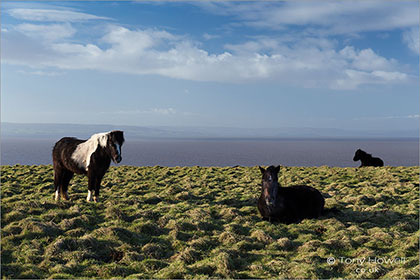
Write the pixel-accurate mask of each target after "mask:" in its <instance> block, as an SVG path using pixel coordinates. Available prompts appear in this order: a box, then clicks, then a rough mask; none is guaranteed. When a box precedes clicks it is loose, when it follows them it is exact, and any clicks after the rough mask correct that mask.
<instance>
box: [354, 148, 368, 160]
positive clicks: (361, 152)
mask: <svg viewBox="0 0 420 280" xmlns="http://www.w3.org/2000/svg"><path fill="white" fill-rule="evenodd" d="M363 154H366V153H365V152H363V151H362V150H360V149H358V150H357V151H356V153H355V154H354V157H353V161H358V160H360V159H361V158H362V156H363Z"/></svg>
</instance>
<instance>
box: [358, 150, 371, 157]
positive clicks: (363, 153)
mask: <svg viewBox="0 0 420 280" xmlns="http://www.w3.org/2000/svg"><path fill="white" fill-rule="evenodd" d="M359 151H360V153H361V154H362V155H364V156H372V154H368V153H366V152H365V151H363V150H360V149H359Z"/></svg>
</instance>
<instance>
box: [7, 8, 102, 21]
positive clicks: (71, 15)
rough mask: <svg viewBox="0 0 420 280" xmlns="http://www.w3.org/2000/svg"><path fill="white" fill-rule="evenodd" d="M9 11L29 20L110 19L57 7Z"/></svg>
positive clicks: (15, 15) (19, 17)
mask: <svg viewBox="0 0 420 280" xmlns="http://www.w3.org/2000/svg"><path fill="white" fill-rule="evenodd" d="M7 13H8V14H9V15H11V16H12V17H14V18H17V19H21V20H28V21H55V22H80V21H88V20H110V18H108V17H99V16H95V15H91V14H86V13H80V12H75V11H70V10H56V9H25V8H14V9H9V10H7Z"/></svg>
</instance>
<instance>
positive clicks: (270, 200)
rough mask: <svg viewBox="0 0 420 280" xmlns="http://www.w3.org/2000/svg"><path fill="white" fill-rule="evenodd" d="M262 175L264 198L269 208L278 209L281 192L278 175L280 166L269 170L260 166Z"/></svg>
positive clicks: (271, 167)
mask: <svg viewBox="0 0 420 280" xmlns="http://www.w3.org/2000/svg"><path fill="white" fill-rule="evenodd" d="M259 168H260V171H261V174H262V194H261V195H262V196H263V198H264V199H265V203H266V205H267V206H268V207H269V208H274V207H276V199H277V193H278V191H279V187H280V185H279V182H278V180H279V179H278V173H279V171H280V166H277V167H274V166H270V167H268V168H267V169H264V168H262V167H261V166H259Z"/></svg>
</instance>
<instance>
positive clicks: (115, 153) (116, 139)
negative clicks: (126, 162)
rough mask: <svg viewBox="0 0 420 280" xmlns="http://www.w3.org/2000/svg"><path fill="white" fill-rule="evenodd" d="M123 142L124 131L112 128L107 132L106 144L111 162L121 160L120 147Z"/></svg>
mask: <svg viewBox="0 0 420 280" xmlns="http://www.w3.org/2000/svg"><path fill="white" fill-rule="evenodd" d="M123 143H124V132H123V131H120V130H114V131H111V132H109V133H108V137H107V143H106V146H107V148H108V151H109V152H110V156H111V159H112V161H113V162H115V163H120V162H121V160H122V156H121V147H122V145H123Z"/></svg>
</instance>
